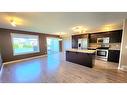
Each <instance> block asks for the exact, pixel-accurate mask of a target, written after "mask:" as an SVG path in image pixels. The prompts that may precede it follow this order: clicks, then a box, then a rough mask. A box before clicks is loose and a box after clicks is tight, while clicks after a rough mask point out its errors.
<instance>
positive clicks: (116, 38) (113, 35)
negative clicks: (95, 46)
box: [90, 30, 122, 43]
mask: <svg viewBox="0 0 127 95" xmlns="http://www.w3.org/2000/svg"><path fill="white" fill-rule="evenodd" d="M103 37H109V38H110V41H109V42H110V43H120V42H121V39H122V30H114V31H109V32H101V33H92V34H90V43H97V38H103Z"/></svg>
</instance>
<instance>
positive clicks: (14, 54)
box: [11, 33, 40, 56]
mask: <svg viewBox="0 0 127 95" xmlns="http://www.w3.org/2000/svg"><path fill="white" fill-rule="evenodd" d="M14 35H21V36H29V37H30V36H31V37H32V36H33V37H37V40H38V42H37V46H38V51H32V52H23V53H15V51H14V47H13V43H14V41H13V38H14ZM11 44H12V52H13V56H17V55H24V54H33V53H39V52H40V44H39V35H31V34H21V33H11Z"/></svg>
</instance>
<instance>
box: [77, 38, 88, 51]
mask: <svg viewBox="0 0 127 95" xmlns="http://www.w3.org/2000/svg"><path fill="white" fill-rule="evenodd" d="M87 48H88V39H87V38H81V39H78V49H87Z"/></svg>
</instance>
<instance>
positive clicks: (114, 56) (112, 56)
mask: <svg viewBox="0 0 127 95" xmlns="http://www.w3.org/2000/svg"><path fill="white" fill-rule="evenodd" d="M119 57H120V50H109V53H108V61H110V62H116V63H119Z"/></svg>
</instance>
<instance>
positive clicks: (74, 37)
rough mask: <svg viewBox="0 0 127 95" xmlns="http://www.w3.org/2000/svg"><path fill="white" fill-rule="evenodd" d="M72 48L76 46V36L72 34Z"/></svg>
mask: <svg viewBox="0 0 127 95" xmlns="http://www.w3.org/2000/svg"><path fill="white" fill-rule="evenodd" d="M72 48H78V37H76V36H72Z"/></svg>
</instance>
